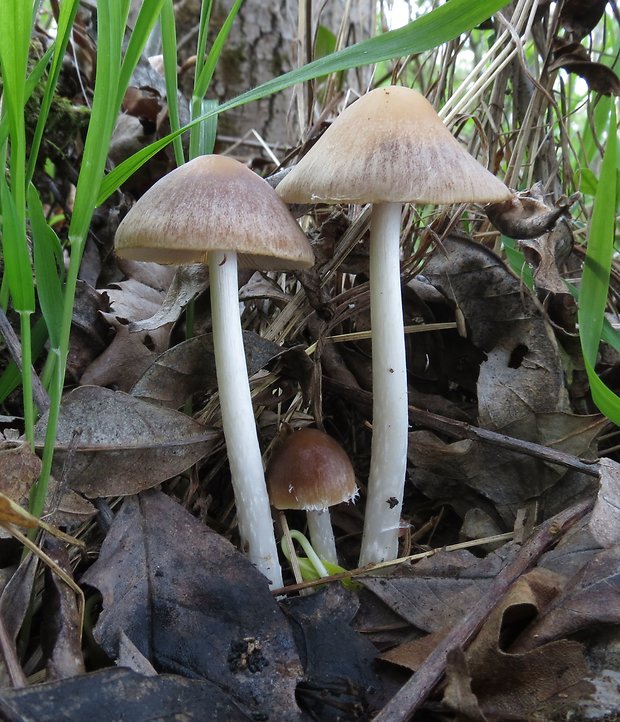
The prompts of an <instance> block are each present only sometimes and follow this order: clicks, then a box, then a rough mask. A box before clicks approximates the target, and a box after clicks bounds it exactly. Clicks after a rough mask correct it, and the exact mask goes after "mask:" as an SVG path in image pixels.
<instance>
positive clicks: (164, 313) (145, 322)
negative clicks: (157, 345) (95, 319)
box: [129, 263, 209, 333]
mask: <svg viewBox="0 0 620 722" xmlns="http://www.w3.org/2000/svg"><path fill="white" fill-rule="evenodd" d="M208 287H209V268H208V266H207V265H205V264H204V263H195V264H192V265H190V266H179V267H178V268H177V269H176V273H175V274H174V278H173V279H172V282H171V284H170V287H169V288H168V290H167V291H166V295H165V297H164V298H162V299H161V300H160V306H159V307H158V308H154V309H153V313H152V315H150V316H142V317H141V318H142V320H135V319H134V320H133V322H132V323H131V324H130V325H129V330H130V331H131V332H132V333H133V332H135V331H154V330H155V329H158V328H161V327H162V326H164V325H165V324H168V323H175V322H176V321H177V320H178V318H179V316H180V315H181V313H182V312H183V309H184V308H185V306H187V304H188V303H189V302H190V301H191V300H192V298H195V297H196V296H197V295H199V294H200V293H202V292H203V291H204V290H205V289H207V288H208Z"/></svg>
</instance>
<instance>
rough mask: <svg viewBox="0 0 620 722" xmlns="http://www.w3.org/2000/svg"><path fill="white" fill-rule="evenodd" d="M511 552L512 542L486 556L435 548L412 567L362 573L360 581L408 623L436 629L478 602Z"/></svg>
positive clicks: (461, 614) (432, 630) (441, 628)
mask: <svg viewBox="0 0 620 722" xmlns="http://www.w3.org/2000/svg"><path fill="white" fill-rule="evenodd" d="M514 553H515V548H514V547H512V545H506V546H505V547H502V549H500V550H498V551H497V552H493V553H491V554H489V555H488V556H487V557H486V558H485V559H478V558H477V557H475V556H474V555H473V554H471V553H470V552H467V551H456V552H438V553H437V554H435V555H434V556H432V557H430V558H429V559H423V560H422V561H420V562H418V563H417V564H416V565H415V566H413V567H410V568H407V567H402V568H399V572H398V573H393V574H392V575H390V576H378V577H364V578H363V579H362V580H361V582H362V584H363V585H364V586H365V587H367V588H368V589H370V590H371V591H372V592H373V593H374V594H376V595H377V596H378V597H379V598H380V599H381V600H382V601H383V602H384V603H385V604H387V606H388V607H390V609H392V610H394V611H395V612H396V613H397V614H399V615H400V616H401V617H402V618H403V619H406V620H407V621H408V622H409V623H410V624H413V625H414V626H415V627H418V628H419V629H422V630H424V631H425V632H438V631H440V630H443V629H445V628H447V627H450V626H451V625H452V624H454V623H456V622H458V620H459V619H461V617H462V616H463V614H465V612H467V611H469V609H471V607H472V606H474V605H475V604H476V603H477V602H478V600H479V599H480V598H481V597H482V595H483V594H484V593H485V592H486V590H487V588H488V587H489V585H490V584H491V581H492V580H493V578H494V577H495V576H496V574H497V573H498V572H499V570H500V569H501V568H502V566H503V565H504V564H505V563H506V557H512V556H513V555H514Z"/></svg>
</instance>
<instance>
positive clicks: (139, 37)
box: [116, 0, 164, 108]
mask: <svg viewBox="0 0 620 722" xmlns="http://www.w3.org/2000/svg"><path fill="white" fill-rule="evenodd" d="M163 4H164V0H149V2H143V3H142V7H141V8H140V12H139V13H138V17H137V18H136V22H135V25H134V28H133V31H132V33H131V36H130V38H129V43H128V44H127V50H126V51H125V56H124V58H123V62H122V65H121V72H120V75H119V77H118V79H117V86H118V92H117V95H116V107H117V108H120V107H121V103H122V102H123V97H124V96H125V91H126V90H127V87H128V85H129V83H130V81H131V76H132V74H133V71H134V70H135V67H136V65H137V63H138V60H140V56H141V55H142V51H143V50H144V46H145V45H146V41H147V40H148V39H149V35H150V34H151V32H152V31H153V28H154V27H155V23H156V22H157V19H158V18H159V15H160V12H161V9H162V5H163ZM125 17H126V16H125ZM123 25H124V23H123Z"/></svg>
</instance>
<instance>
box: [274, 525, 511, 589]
mask: <svg viewBox="0 0 620 722" xmlns="http://www.w3.org/2000/svg"><path fill="white" fill-rule="evenodd" d="M513 536H514V535H513V533H512V532H507V533H506V534H495V535H494V536H487V537H483V538H481V539H470V540H469V541H465V542H459V543H458V544H448V545H447V546H443V547H437V548H436V549H430V550H429V551H427V552H418V553H417V554H410V555H409V556H407V557H399V558H398V559H390V560H389V561H387V562H379V563H378V564H368V565H367V566H365V567H359V568H358V569H350V570H348V571H346V572H341V573H340V574H330V575H329V576H325V577H321V578H320V579H310V580H309V581H307V582H300V583H298V584H289V585H288V586H286V587H280V589H272V590H271V593H272V594H273V596H280V595H281V594H290V593H291V592H299V591H302V590H304V589H308V588H310V587H318V586H320V585H321V584H331V583H333V582H342V581H346V580H349V579H351V578H353V577H363V576H365V575H366V574H373V573H374V572H378V571H380V570H381V569H387V568H388V567H396V566H398V565H399V564H404V563H405V562H416V561H419V560H420V559H426V558H427V557H432V556H434V555H435V554H438V553H439V552H455V551H459V550H461V549H470V548H471V547H479V546H484V545H486V544H497V542H504V541H509V540H510V539H512V538H513Z"/></svg>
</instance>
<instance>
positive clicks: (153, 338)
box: [80, 279, 172, 391]
mask: <svg viewBox="0 0 620 722" xmlns="http://www.w3.org/2000/svg"><path fill="white" fill-rule="evenodd" d="M106 294H107V296H108V297H109V299H110V307H111V311H110V312H109V313H104V312H102V313H101V315H102V316H103V318H105V320H106V321H107V322H108V323H109V324H110V326H112V327H113V328H114V329H115V330H116V334H115V336H114V339H113V341H112V343H111V344H110V345H109V346H108V347H107V348H106V349H105V351H104V352H103V353H102V354H101V355H100V356H98V357H97V358H96V359H95V360H94V361H93V362H92V363H91V364H90V366H89V367H88V368H87V369H86V370H85V371H84V373H83V375H82V377H81V379H80V383H81V384H82V385H83V386H111V387H114V388H117V389H119V390H121V391H129V390H130V388H131V387H132V386H133V384H134V383H135V381H136V379H138V378H139V377H140V376H141V375H142V373H144V371H145V369H146V368H148V366H149V365H150V363H151V362H152V360H153V359H154V358H156V357H157V356H158V355H159V354H160V353H162V352H163V351H165V349H167V348H168V341H169V337H170V330H171V328H172V326H171V324H168V325H165V326H161V327H159V328H156V329H153V330H152V331H143V332H140V333H130V332H129V324H130V323H131V322H132V321H137V320H140V319H144V318H147V317H150V316H151V315H152V314H154V313H155V312H156V311H158V310H159V308H160V306H161V303H162V300H163V298H164V295H163V293H162V292H161V291H159V290H156V289H154V288H152V287H151V286H149V285H147V284H144V283H141V282H139V281H137V280H135V279H128V280H127V281H122V282H120V283H117V284H114V285H113V286H110V287H109V288H108V289H106Z"/></svg>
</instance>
